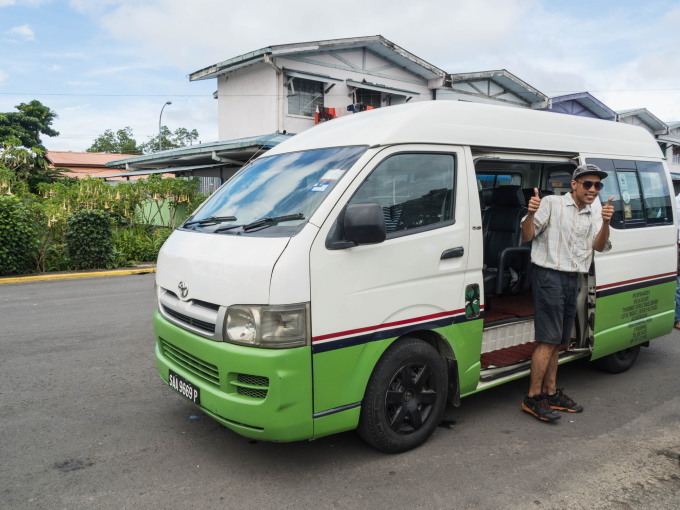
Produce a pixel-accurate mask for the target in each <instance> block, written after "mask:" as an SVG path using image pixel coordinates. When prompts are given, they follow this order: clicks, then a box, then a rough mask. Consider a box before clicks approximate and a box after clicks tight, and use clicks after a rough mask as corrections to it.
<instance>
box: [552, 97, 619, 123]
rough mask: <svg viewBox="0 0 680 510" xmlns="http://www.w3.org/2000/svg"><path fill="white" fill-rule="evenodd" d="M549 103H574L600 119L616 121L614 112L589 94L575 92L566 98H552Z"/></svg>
mask: <svg viewBox="0 0 680 510" xmlns="http://www.w3.org/2000/svg"><path fill="white" fill-rule="evenodd" d="M550 101H551V102H552V103H553V104H555V103H563V102H566V101H576V102H577V103H579V104H580V105H581V106H583V107H584V108H587V109H588V110H590V111H591V112H593V113H594V114H595V115H597V116H598V117H600V118H601V119H607V120H610V119H611V120H616V112H615V111H614V110H612V109H611V108H609V107H608V106H607V105H605V104H604V103H603V102H601V101H600V100H599V99H597V98H595V97H594V96H592V95H591V94H590V93H589V92H577V93H575V94H568V95H566V96H557V97H552V98H550Z"/></svg>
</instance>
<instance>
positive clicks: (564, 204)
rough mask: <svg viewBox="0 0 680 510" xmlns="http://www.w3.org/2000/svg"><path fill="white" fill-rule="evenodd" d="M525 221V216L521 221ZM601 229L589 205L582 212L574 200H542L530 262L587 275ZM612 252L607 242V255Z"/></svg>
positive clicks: (563, 197)
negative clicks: (596, 237)
mask: <svg viewBox="0 0 680 510" xmlns="http://www.w3.org/2000/svg"><path fill="white" fill-rule="evenodd" d="M525 219H526V216H525V217H524V219H522V221H524V220H525ZM601 227H602V216H601V215H600V214H596V213H595V212H594V211H593V208H592V207H591V206H590V205H586V206H585V207H584V208H583V209H581V210H580V211H579V209H578V206H577V205H576V203H575V202H574V199H573V198H572V197H571V193H566V194H564V195H561V196H558V195H549V196H547V197H545V198H543V199H542V200H541V205H540V206H539V208H538V211H536V213H535V214H534V229H535V234H534V239H533V242H532V244H531V260H532V262H533V263H534V264H537V265H539V266H541V267H546V268H548V269H555V270H557V271H565V272H570V273H573V272H577V273H587V272H588V271H589V269H590V263H591V262H592V260H593V251H594V250H593V244H594V242H595V236H596V235H597V233H598V232H599V231H600V228H601ZM610 249H611V243H610V242H607V246H606V247H605V249H604V251H609V250H610Z"/></svg>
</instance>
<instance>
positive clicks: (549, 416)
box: [522, 393, 560, 423]
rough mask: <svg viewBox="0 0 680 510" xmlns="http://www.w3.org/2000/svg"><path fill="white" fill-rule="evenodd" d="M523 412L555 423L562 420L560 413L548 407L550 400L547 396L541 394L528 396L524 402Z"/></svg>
mask: <svg viewBox="0 0 680 510" xmlns="http://www.w3.org/2000/svg"><path fill="white" fill-rule="evenodd" d="M522 411H524V412H527V413H529V414H530V415H532V416H533V417H534V418H536V419H538V420H541V421H547V422H550V423H552V422H554V421H556V420H559V419H560V413H558V412H557V411H553V410H552V409H551V408H550V405H548V399H547V397H546V395H545V394H543V393H539V394H538V395H534V396H533V397H529V396H526V397H524V401H523V402H522Z"/></svg>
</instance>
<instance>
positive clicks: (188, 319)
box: [163, 306, 215, 333]
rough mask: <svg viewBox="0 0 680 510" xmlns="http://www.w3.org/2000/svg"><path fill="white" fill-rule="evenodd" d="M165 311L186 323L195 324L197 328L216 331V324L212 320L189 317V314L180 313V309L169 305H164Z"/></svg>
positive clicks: (211, 331) (209, 331)
mask: <svg viewBox="0 0 680 510" xmlns="http://www.w3.org/2000/svg"><path fill="white" fill-rule="evenodd" d="M163 312H165V313H166V314H168V315H169V316H170V317H173V318H175V319H177V320H178V321H181V322H184V323H185V324H189V325H190V326H193V327H195V328H197V329H202V330H203V331H207V332H208V333H215V325H214V324H212V323H210V322H206V321H202V320H200V319H195V318H194V317H189V316H188V315H185V314H183V313H179V312H178V311H176V310H173V309H172V308H169V307H167V306H163Z"/></svg>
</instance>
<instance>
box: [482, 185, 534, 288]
mask: <svg viewBox="0 0 680 510" xmlns="http://www.w3.org/2000/svg"><path fill="white" fill-rule="evenodd" d="M526 214H527V208H526V201H525V199H524V193H523V190H522V188H520V187H519V186H514V185H508V186H500V187H498V188H494V189H493V197H492V204H491V205H490V206H489V207H488V208H487V209H486V211H485V214H484V216H485V217H484V218H483V224H484V225H485V226H486V228H485V231H484V292H485V294H487V295H502V294H504V293H506V292H508V291H512V290H517V289H519V288H520V287H521V286H522V285H526V284H527V282H528V279H527V273H528V271H529V261H530V255H531V247H530V245H529V243H522V232H521V229H520V221H521V220H522V218H523V217H524V216H525V215H526ZM513 272H514V273H515V275H517V277H516V278H513ZM518 279H519V281H518ZM513 280H514V281H513ZM511 284H512V289H511Z"/></svg>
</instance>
